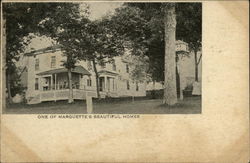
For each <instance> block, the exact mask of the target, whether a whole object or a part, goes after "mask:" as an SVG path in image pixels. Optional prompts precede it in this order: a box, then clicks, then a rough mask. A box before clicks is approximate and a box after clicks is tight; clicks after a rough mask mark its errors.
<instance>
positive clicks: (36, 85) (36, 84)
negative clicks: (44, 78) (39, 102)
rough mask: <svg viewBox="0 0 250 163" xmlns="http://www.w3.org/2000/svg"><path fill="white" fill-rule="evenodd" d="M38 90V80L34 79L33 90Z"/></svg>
mask: <svg viewBox="0 0 250 163" xmlns="http://www.w3.org/2000/svg"><path fill="white" fill-rule="evenodd" d="M38 89H39V83H38V78H36V79H35V90H38Z"/></svg>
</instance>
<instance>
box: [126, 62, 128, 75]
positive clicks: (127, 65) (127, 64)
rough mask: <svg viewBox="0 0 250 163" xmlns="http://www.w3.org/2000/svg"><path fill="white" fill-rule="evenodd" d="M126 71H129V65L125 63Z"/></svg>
mask: <svg viewBox="0 0 250 163" xmlns="http://www.w3.org/2000/svg"><path fill="white" fill-rule="evenodd" d="M126 72H127V73H129V66H128V64H126Z"/></svg>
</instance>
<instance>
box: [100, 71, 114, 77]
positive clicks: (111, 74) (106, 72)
mask: <svg viewBox="0 0 250 163" xmlns="http://www.w3.org/2000/svg"><path fill="white" fill-rule="evenodd" d="M98 74H100V75H110V76H116V75H118V74H117V73H115V72H111V71H107V70H101V71H99V72H98Z"/></svg>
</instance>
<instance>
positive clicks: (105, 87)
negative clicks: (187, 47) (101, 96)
mask: <svg viewBox="0 0 250 163" xmlns="http://www.w3.org/2000/svg"><path fill="white" fill-rule="evenodd" d="M107 86H108V82H107V76H106V75H105V76H104V91H107V88H108V87H107Z"/></svg>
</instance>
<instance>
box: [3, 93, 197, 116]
mask: <svg viewBox="0 0 250 163" xmlns="http://www.w3.org/2000/svg"><path fill="white" fill-rule="evenodd" d="M93 110H94V111H93V113H94V114H201V97H187V98H184V100H182V101H179V102H178V103H177V104H176V105H175V106H171V107H169V106H166V105H163V104H162V100H161V99H141V100H135V101H134V102H132V100H124V101H105V100H102V101H94V103H93ZM3 113H4V114H86V113H87V111H86V103H85V101H75V102H74V103H72V104H68V103H67V101H57V102H43V103H40V104H34V105H27V104H11V105H9V106H8V107H7V108H6V110H3Z"/></svg>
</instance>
